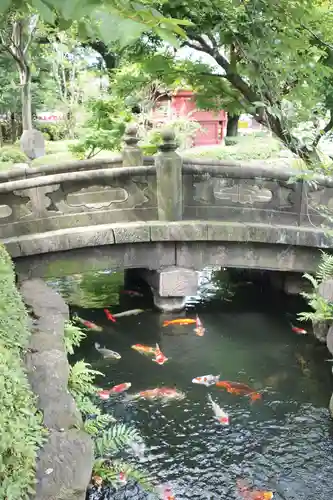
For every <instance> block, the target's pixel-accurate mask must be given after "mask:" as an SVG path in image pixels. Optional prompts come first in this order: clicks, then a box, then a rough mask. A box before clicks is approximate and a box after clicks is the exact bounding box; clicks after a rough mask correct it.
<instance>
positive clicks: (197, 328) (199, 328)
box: [194, 315, 206, 337]
mask: <svg viewBox="0 0 333 500" xmlns="http://www.w3.org/2000/svg"><path fill="white" fill-rule="evenodd" d="M194 331H195V333H196V334H197V335H198V336H199V337H203V336H204V334H205V331H206V329H205V328H204V326H203V324H202V323H201V320H200V318H199V316H198V315H197V316H196V320H195V328H194Z"/></svg>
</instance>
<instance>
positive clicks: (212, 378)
mask: <svg viewBox="0 0 333 500" xmlns="http://www.w3.org/2000/svg"><path fill="white" fill-rule="evenodd" d="M219 380H220V375H202V377H195V378H194V379H193V380H192V384H200V385H205V386H206V387H209V386H210V385H215V384H216V382H218V381H219Z"/></svg>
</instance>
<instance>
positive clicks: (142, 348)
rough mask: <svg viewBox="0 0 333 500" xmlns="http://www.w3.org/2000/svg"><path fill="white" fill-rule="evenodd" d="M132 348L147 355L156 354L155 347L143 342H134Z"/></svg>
mask: <svg viewBox="0 0 333 500" xmlns="http://www.w3.org/2000/svg"><path fill="white" fill-rule="evenodd" d="M131 348H132V349H134V350H135V351H137V352H139V353H140V354H145V355H146V356H150V355H152V356H155V351H156V349H155V347H150V346H148V345H143V344H134V345H132V346H131Z"/></svg>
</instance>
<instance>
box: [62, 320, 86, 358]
mask: <svg viewBox="0 0 333 500" xmlns="http://www.w3.org/2000/svg"><path fill="white" fill-rule="evenodd" d="M84 338H86V334H85V333H84V332H83V331H82V330H81V329H80V328H79V327H78V326H76V325H74V324H73V323H72V322H71V321H68V322H67V323H66V324H65V330H64V344H65V349H66V352H67V353H68V354H74V347H79V345H80V344H81V341H82V340H83V339H84Z"/></svg>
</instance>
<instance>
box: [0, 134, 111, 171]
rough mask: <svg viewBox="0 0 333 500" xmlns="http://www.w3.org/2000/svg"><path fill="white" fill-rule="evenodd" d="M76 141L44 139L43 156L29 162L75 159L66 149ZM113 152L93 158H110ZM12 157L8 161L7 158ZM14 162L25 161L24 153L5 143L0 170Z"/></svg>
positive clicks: (102, 153)
mask: <svg viewBox="0 0 333 500" xmlns="http://www.w3.org/2000/svg"><path fill="white" fill-rule="evenodd" d="M75 142H76V141H70V140H68V141H67V140H63V141H45V153H46V154H45V156H42V157H41V158H36V159H35V160H33V161H32V162H31V165H33V166H38V165H58V164H60V163H65V162H68V161H75V160H77V158H76V157H75V156H74V155H73V154H72V153H71V152H70V151H69V150H68V146H69V145H70V144H73V143H75ZM114 154H115V153H114V152H112V151H102V152H101V153H99V154H98V155H96V156H95V158H110V156H112V155H114ZM2 155H4V156H3V157H4V158H5V161H1V157H2ZM10 157H11V158H12V161H10V160H9V159H8V158H10ZM16 163H27V159H26V158H25V155H24V154H23V153H22V152H21V151H20V145H19V143H18V142H17V143H16V144H11V145H6V146H4V147H3V148H0V171H5V170H9V169H10V168H11V167H13V166H15V164H16Z"/></svg>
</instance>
